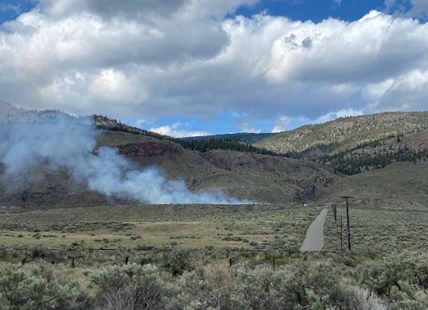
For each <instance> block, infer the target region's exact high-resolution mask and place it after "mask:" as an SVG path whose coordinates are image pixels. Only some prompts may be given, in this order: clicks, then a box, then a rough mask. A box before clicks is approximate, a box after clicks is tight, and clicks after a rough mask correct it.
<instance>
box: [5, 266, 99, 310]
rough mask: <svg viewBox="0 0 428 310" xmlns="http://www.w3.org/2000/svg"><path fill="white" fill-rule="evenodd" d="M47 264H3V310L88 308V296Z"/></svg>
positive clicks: (74, 309) (76, 309)
mask: <svg viewBox="0 0 428 310" xmlns="http://www.w3.org/2000/svg"><path fill="white" fill-rule="evenodd" d="M49 268H50V267H49V266H46V267H45V266H43V265H42V266H39V267H37V266H36V267H35V266H25V267H18V266H16V265H10V264H7V265H2V266H1V267H0V305H1V309H2V310H34V309H46V310H78V309H82V310H83V309H90V305H91V302H90V298H89V296H88V295H87V294H86V293H85V292H84V291H83V290H82V289H81V288H80V287H79V285H78V284H77V283H74V282H72V281H64V280H60V279H58V278H57V277H56V276H55V275H54V274H53V272H52V270H51V269H49Z"/></svg>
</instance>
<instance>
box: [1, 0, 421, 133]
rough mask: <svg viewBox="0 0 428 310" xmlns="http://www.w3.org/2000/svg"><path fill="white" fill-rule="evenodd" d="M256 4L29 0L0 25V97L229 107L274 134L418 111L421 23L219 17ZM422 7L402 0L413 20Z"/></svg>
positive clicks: (121, 112) (125, 110)
mask: <svg viewBox="0 0 428 310" xmlns="http://www.w3.org/2000/svg"><path fill="white" fill-rule="evenodd" d="M256 2H257V1H256V0H232V1H231V0H221V1H218V0H187V1H185V0H177V1H172V0H168V1H154V0H149V1H137V0H123V1H109V2H108V4H106V2H105V1H102V0H93V1H92V0H91V1H89V0H82V1H78V2H75V1H73V2H71V1H67V0H57V1H54V0H39V1H38V2H37V3H38V4H37V6H36V7H35V8H34V9H33V10H31V11H29V12H26V13H23V14H21V15H20V16H19V17H18V18H17V19H16V20H14V21H10V22H7V23H4V24H3V25H2V26H1V30H0V42H2V44H1V45H0V57H1V59H7V60H8V61H7V62H6V61H5V62H1V63H0V93H1V94H2V97H3V98H2V99H4V100H7V101H10V102H12V103H15V104H17V105H21V106H23V107H27V108H38V109H44V108H58V109H62V110H64V111H66V112H70V113H74V114H92V113H101V114H106V115H109V116H111V117H114V118H119V119H126V120H129V121H133V122H135V121H137V120H138V119H141V118H142V117H144V118H145V119H155V118H161V117H166V116H171V115H177V114H180V115H191V116H200V117H204V118H209V117H212V116H213V115H217V114H220V113H224V112H225V111H235V112H237V113H247V114H248V115H251V117H252V118H253V119H263V120H270V121H271V124H272V127H275V125H276V123H275V122H276V121H277V117H278V115H284V116H285V117H288V118H299V117H306V118H308V119H311V120H316V119H318V118H321V117H323V116H325V115H328V114H329V113H339V112H340V111H343V110H347V109H353V110H355V111H362V112H363V113H368V112H375V111H384V110H390V109H396V108H397V107H398V108H400V109H405V110H423V109H426V101H425V99H424V98H426V87H425V88H424V86H425V85H426V83H427V81H428V78H427V72H428V55H427V53H426V50H427V48H428V24H427V23H425V22H422V21H419V20H417V19H413V18H410V17H409V16H406V15H389V14H387V13H382V12H378V11H372V12H369V13H368V14H367V15H365V16H364V17H362V18H361V19H360V20H357V21H354V22H345V21H341V20H337V19H332V18H330V19H326V20H323V21H322V22H319V23H313V22H310V21H306V22H301V21H292V20H289V19H287V18H283V17H280V16H275V17H274V16H269V15H267V14H259V15H254V16H251V17H244V16H233V15H232V16H233V17H227V16H229V15H228V14H229V13H231V12H234V11H235V10H236V8H238V7H240V6H242V5H252V4H254V3H256ZM389 2H391V1H390V0H387V3H386V5H389V4H388V3H389ZM425 2H426V1H421V0H412V4H413V6H412V9H411V11H410V12H413V13H412V15H413V16H415V15H418V14H422V13H423V12H426V9H427V7H426V4H425ZM390 5H391V6H392V5H393V3H392V2H391V3H390ZM408 81H415V83H416V84H417V85H421V86H420V87H415V85H414V84H412V83H409V82H408ZM245 123H247V125H251V124H254V122H252V121H251V120H248V118H246V117H244V118H243V119H242V120H241V121H240V122H237V124H238V125H239V124H241V127H240V128H241V130H251V131H258V130H259V129H258V128H254V126H246V125H245ZM244 125H245V126H244ZM272 127H271V128H272ZM280 128H282V127H278V128H277V129H280ZM162 130H166V131H167V130H169V131H170V132H173V130H178V129H177V128H173V127H172V126H169V127H168V126H167V128H165V129H162ZM178 134H179V133H178Z"/></svg>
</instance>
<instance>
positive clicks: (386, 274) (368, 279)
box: [356, 252, 428, 309]
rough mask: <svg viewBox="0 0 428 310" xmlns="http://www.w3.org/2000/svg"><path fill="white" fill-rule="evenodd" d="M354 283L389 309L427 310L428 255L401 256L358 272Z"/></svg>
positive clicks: (372, 264) (376, 263) (382, 261)
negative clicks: (356, 280)
mask: <svg viewBox="0 0 428 310" xmlns="http://www.w3.org/2000/svg"><path fill="white" fill-rule="evenodd" d="M356 278H357V279H358V283H359V284H360V285H362V286H364V287H366V288H368V289H369V290H371V291H373V292H374V293H376V294H377V295H378V296H380V297H382V298H384V299H385V300H386V301H387V302H388V306H389V309H427V308H428V295H427V294H426V290H427V289H428V255H427V254H420V253H408V252H404V253H401V254H398V255H392V256H388V257H385V258H384V259H382V260H379V261H373V262H370V263H368V264H366V265H364V266H361V267H360V268H358V270H357V272H356Z"/></svg>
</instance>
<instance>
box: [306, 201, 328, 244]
mask: <svg viewBox="0 0 428 310" xmlns="http://www.w3.org/2000/svg"><path fill="white" fill-rule="evenodd" d="M327 212H328V209H323V210H322V211H321V212H320V214H318V216H317V218H316V219H315V220H314V221H313V222H312V223H311V225H310V226H309V228H308V231H307V232H306V237H305V241H303V244H302V247H301V248H300V251H301V252H317V251H321V250H322V247H323V246H324V234H323V229H324V222H325V218H326V216H327Z"/></svg>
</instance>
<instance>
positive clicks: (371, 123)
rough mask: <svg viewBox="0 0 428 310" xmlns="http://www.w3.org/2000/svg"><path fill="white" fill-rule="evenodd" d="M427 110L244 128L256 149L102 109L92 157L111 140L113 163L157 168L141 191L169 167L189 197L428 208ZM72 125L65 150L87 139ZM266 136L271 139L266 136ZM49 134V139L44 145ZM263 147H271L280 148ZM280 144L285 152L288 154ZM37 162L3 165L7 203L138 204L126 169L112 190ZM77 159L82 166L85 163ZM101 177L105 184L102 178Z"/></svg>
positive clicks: (11, 113)
mask: <svg viewBox="0 0 428 310" xmlns="http://www.w3.org/2000/svg"><path fill="white" fill-rule="evenodd" d="M0 107H1V109H0V115H3V118H2V123H3V124H5V123H6V124H16V123H26V124H35V123H34V122H33V121H35V120H42V119H44V118H46V117H53V116H55V115H56V114H57V113H61V112H55V111H41V112H40V111H27V110H23V109H17V108H15V107H13V106H11V105H9V104H2V105H1V106H0ZM427 116H428V113H426V112H412V113H404V112H397V113H382V114H377V115H368V116H359V117H350V118H342V119H338V120H336V121H332V122H328V123H325V124H320V125H309V126H303V127H301V128H298V129H295V130H293V131H290V132H283V133H279V134H276V135H266V136H263V135H262V136H258V137H257V138H254V137H252V136H251V135H247V134H244V135H242V136H241V138H245V139H250V140H249V141H251V140H253V139H256V140H257V142H256V143H254V145H255V146H256V147H254V145H249V144H248V143H246V142H244V141H242V140H241V141H238V140H234V139H232V140H231V139H230V138H231V137H227V138H225V137H221V136H220V137H218V138H215V139H212V138H210V139H208V140H204V139H201V140H198V141H199V142H197V143H193V142H192V140H178V139H174V138H171V137H167V136H162V135H159V134H156V133H152V132H149V131H145V130H141V129H138V128H133V127H129V126H127V125H125V124H122V123H120V122H118V121H116V120H112V119H109V118H108V117H105V116H97V115H95V116H93V118H92V120H93V121H94V124H95V127H96V128H97V134H96V141H95V142H96V143H95V144H94V146H93V148H92V149H87V150H89V151H90V154H91V155H90V156H92V157H91V158H90V162H91V161H92V159H97V158H98V157H100V156H102V153H103V149H104V147H107V148H108V149H113V150H115V151H114V152H112V153H114V154H118V155H117V156H119V157H115V156H116V155H114V156H113V161H119V162H122V161H124V160H125V159H126V161H129V163H130V164H126V167H128V166H129V167H130V169H131V168H132V169H133V170H134V171H135V172H140V171H147V169H149V170H150V169H153V167H156V168H155V169H156V171H158V172H157V174H156V179H153V180H150V179H145V181H144V182H141V183H138V182H137V183H136V184H132V186H133V187H134V189H136V191H139V190H141V191H144V190H145V188H146V187H150V185H151V184H150V183H152V182H153V183H156V182H159V178H158V176H157V175H158V174H159V175H161V179H162V178H164V180H165V182H167V183H164V184H160V187H171V186H172V185H174V184H175V183H174V182H176V181H177V180H181V181H183V182H184V183H183V184H184V186H185V188H179V191H180V190H184V193H185V194H186V193H188V194H189V195H190V194H192V193H195V194H198V193H204V192H207V191H219V190H220V191H222V192H223V193H224V194H225V195H226V196H228V197H233V198H236V199H238V200H240V201H251V202H266V203H287V202H299V203H314V204H316V205H323V204H327V205H329V204H340V203H342V201H341V199H340V197H341V196H343V195H352V196H354V197H355V200H354V202H355V204H356V205H358V206H360V207H368V208H379V207H385V208H409V209H426V208H428V205H427V203H426V198H425V197H427V195H428V192H427V190H426V188H428V170H427V169H428V165H427V163H428V160H427V158H428V154H427V152H428V130H427V126H428V121H427ZM69 118H71V117H69ZM79 120H80V122H81V123H83V124H86V125H88V123H90V122H92V120H91V118H85V119H83V118H82V119H79ZM7 126H8V125H7ZM65 129H66V131H63V134H64V136H65V137H64V139H58V141H59V142H56V144H55V145H54V147H55V150H57V151H58V153H60V154H62V152H63V149H69V148H70V144H73V143H74V142H73V140H79V136H76V135H77V133H78V132H79V130H80V129H78V130H77V132H74V131H73V134H71V135H70V134H69V132H68V130H67V128H65ZM75 129H76V128H71V129H70V130H75ZM63 130H64V128H63ZM0 136H1V135H0ZM238 136H239V135H238ZM21 137H23V136H21ZM259 137H267V138H265V139H262V140H259V139H258V138H259ZM70 139H72V140H70ZM41 142H43V140H40V141H39V142H37V143H41ZM83 142H84V143H83V144H82V147H85V145H86V144H85V143H86V142H87V141H86V140H83ZM37 143H36V141H31V147H37ZM61 143H64V144H63V145H61ZM79 143H80V142H78V143H74V144H76V145H80V144H79ZM263 148H266V149H270V150H271V151H272V152H271V153H272V154H271V155H269V154H270V153H266V152H265V151H264V149H263ZM1 150H2V149H1V148H0V151H1ZM70 150H71V151H72V152H76V150H73V149H70ZM3 152H4V147H3ZM85 152H86V150H84V151H83V153H84V154H87V153H85ZM276 152H278V153H283V152H285V153H287V155H288V156H282V155H281V154H278V153H276ZM104 153H105V152H104ZM76 154H80V153H79V152H77V153H76ZM0 155H1V154H0ZM18 155H19V153H18ZM55 156H56V155H55V154H54V157H55ZM79 156H80V155H79ZM39 157H40V155H39ZM37 162H38V165H37V166H32V167H31V169H27V170H24V171H21V172H20V173H19V174H15V175H14V178H13V180H11V179H8V176H7V175H6V170H5V169H6V164H4V163H0V176H1V178H2V182H0V210H11V209H12V210H22V209H23V208H24V209H31V208H50V207H77V206H100V205H107V204H123V203H130V202H136V200H135V198H132V197H134V196H132V197H130V196H126V195H116V194H115V193H118V192H120V191H115V189H114V187H115V185H117V187H118V188H121V185H122V184H120V183H121V182H122V181H121V180H123V182H128V181H129V180H128V179H123V178H122V177H121V176H120V173H123V172H120V173H119V174H118V177H119V179H116V181H115V182H118V181H117V180H119V182H118V183H114V184H109V186H110V187H109V189H108V190H107V191H106V192H107V194H106V193H101V192H100V191H99V190H97V188H99V186H98V185H99V184H92V185H91V186H88V184H89V185H90V184H91V182H93V181H91V182H89V183H87V184H85V183H83V182H79V177H76V175H78V176H80V175H84V176H85V175H89V176H90V175H91V174H93V172H94V171H95V170H93V172H91V171H92V170H91V171H89V172H87V173H86V172H85V171H83V172H82V171H79V173H78V174H76V173H75V172H73V168H72V167H73V165H72V166H62V164H61V163H54V164H52V163H50V162H49V160H48V159H47V158H43V156H42V157H41V158H37ZM400 162H402V163H400ZM75 164H76V165H80V164H79V162H76V163H75ZM96 165H98V166H99V165H100V163H99V162H98V163H96ZM98 166H97V167H98ZM52 167H55V169H52ZM108 167H109V162H108V161H107V162H105V164H102V165H101V166H99V169H100V170H102V171H105V172H102V173H101V174H100V175H101V176H102V175H103V173H106V175H107V174H111V171H109V170H108ZM115 168H117V167H115V166H113V168H112V169H113V170H114V169H115ZM383 168H384V169H383ZM91 169H92V168H91ZM105 169H107V170H105ZM118 171H120V169H119V170H118ZM342 172H344V173H342ZM360 172H366V173H360ZM114 173H115V172H114V171H113V174H114ZM358 173H359V174H358ZM116 174H117V173H116ZM347 174H348V175H352V174H357V175H352V176H347ZM85 177H87V176H85ZM97 180H98V181H97V182H104V180H102V178H101V179H97ZM170 181H173V182H172V183H169V182H170ZM147 182H148V183H149V184H147ZM162 182H164V181H162ZM180 184H181V183H180ZM91 188H92V189H91ZM187 190H189V192H187ZM109 191H110V192H111V191H112V192H113V194H111V193H110V192H109ZM109 193H110V194H109Z"/></svg>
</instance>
